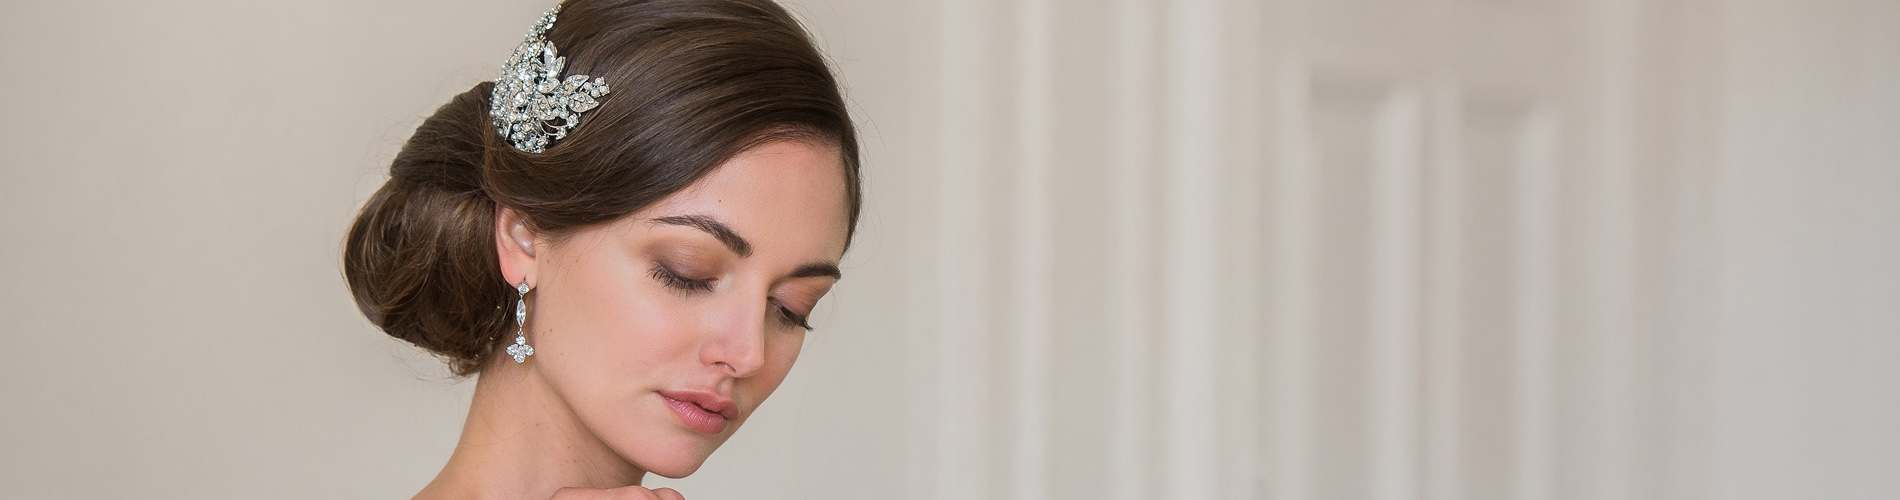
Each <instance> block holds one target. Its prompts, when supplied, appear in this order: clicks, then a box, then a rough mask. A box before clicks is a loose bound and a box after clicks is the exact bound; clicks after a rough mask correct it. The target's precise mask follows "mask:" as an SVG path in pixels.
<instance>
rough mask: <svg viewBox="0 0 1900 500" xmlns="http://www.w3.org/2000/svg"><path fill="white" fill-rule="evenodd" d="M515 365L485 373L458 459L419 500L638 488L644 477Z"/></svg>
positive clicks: (497, 363) (535, 373) (497, 365)
mask: <svg viewBox="0 0 1900 500" xmlns="http://www.w3.org/2000/svg"><path fill="white" fill-rule="evenodd" d="M503 361H506V362H503ZM513 361H514V360H511V359H506V357H505V356H497V357H496V358H495V360H494V362H490V363H488V365H487V366H485V367H483V370H482V373H481V375H479V376H478V377H479V378H478V379H477V381H476V383H475V398H474V401H473V402H472V403H470V405H469V410H468V421H467V422H466V423H464V424H463V426H462V437H461V440H460V441H459V442H457V443H456V445H455V453H454V454H452V455H450V456H449V463H448V464H447V465H444V466H443V467H442V472H441V473H439V474H437V475H436V477H435V480H434V481H430V482H429V485H428V486H427V487H425V488H423V490H422V492H421V493H418V494H417V495H416V497H417V498H548V497H550V496H553V495H554V492H555V491H556V490H559V489H561V488H565V487H582V488H614V487H620V486H627V485H637V484H640V478H641V477H642V476H645V475H646V471H644V470H640V469H639V468H638V467H635V466H634V465H633V464H630V463H627V461H626V460H624V459H622V458H620V455H618V454H616V453H614V451H613V450H612V449H610V448H608V447H607V445H606V444H605V443H602V442H601V441H600V439H598V438H596V437H594V434H593V432H591V431H589V430H587V428H586V426H584V425H582V424H581V422H580V419H578V418H576V417H575V415H574V411H573V409H572V408H571V407H569V406H568V404H567V402H566V401H563V400H562V399H561V397H560V396H559V395H558V394H555V392H554V391H553V388H552V387H551V386H550V385H548V384H547V381H546V379H544V378H542V377H541V376H540V372H539V370H535V369H534V361H532V360H531V361H529V362H528V364H525V365H517V364H515V363H514V362H513Z"/></svg>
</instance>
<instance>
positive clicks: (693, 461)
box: [615, 433, 724, 479]
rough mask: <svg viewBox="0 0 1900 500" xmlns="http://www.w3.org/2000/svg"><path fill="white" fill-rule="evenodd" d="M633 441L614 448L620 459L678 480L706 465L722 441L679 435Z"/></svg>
mask: <svg viewBox="0 0 1900 500" xmlns="http://www.w3.org/2000/svg"><path fill="white" fill-rule="evenodd" d="M653 438H657V439H653ZM635 441H636V442H623V443H620V444H621V446H616V447H615V448H618V451H619V452H620V456H621V457H622V458H624V459H626V460H627V462H628V463H631V464H633V465H634V466H637V467H639V468H640V469H641V470H645V471H647V472H650V473H653V474H657V475H660V476H663V477H667V478H672V479H679V478H683V477H686V476H690V475H692V474H693V473H694V472H697V471H699V467H700V466H701V465H705V464H706V459H707V458H708V457H710V456H712V452H713V450H716V449H718V448H719V445H720V444H721V442H723V441H724V439H719V440H716V441H713V440H708V439H707V438H705V437H700V436H692V435H687V434H684V433H681V434H678V435H666V436H650V439H645V440H635Z"/></svg>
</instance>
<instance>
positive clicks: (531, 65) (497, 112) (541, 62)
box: [488, 5, 607, 153]
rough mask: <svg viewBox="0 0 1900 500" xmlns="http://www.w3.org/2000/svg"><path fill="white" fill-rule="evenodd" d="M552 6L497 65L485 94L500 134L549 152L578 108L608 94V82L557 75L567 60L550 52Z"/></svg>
mask: <svg viewBox="0 0 1900 500" xmlns="http://www.w3.org/2000/svg"><path fill="white" fill-rule="evenodd" d="M560 12H561V6H560V5H555V6H554V8H552V9H548V11H547V13H545V14H541V20H540V21H536V22H535V23H534V29H533V30H531V31H529V32H528V36H527V38H526V39H523V40H522V41H521V45H519V46H516V47H515V53H514V55H512V56H509V57H508V62H507V63H505V64H502V65H501V78H497V79H495V90H494V93H493V94H491V95H489V97H488V102H489V107H488V116H489V117H490V118H492V119H493V120H494V121H495V129H496V130H497V131H499V132H501V137H502V138H504V139H507V140H508V142H509V143H511V144H514V146H515V149H518V150H521V151H522V152H525V153H540V152H542V151H545V150H547V148H548V143H549V142H552V141H554V140H556V139H560V138H562V137H567V131H568V130H570V129H573V128H574V126H575V125H579V124H580V122H581V112H583V111H587V110H590V109H594V107H595V106H599V105H600V101H598V100H597V99H598V98H600V96H604V95H607V81H606V80H603V79H600V78H595V79H594V80H593V81H588V80H587V75H570V76H568V77H567V79H565V80H563V79H561V69H562V68H563V67H565V66H566V65H567V58H565V57H561V56H560V55H558V54H556V53H555V52H554V43H553V42H549V41H548V39H547V36H546V35H547V32H548V30H550V29H554V15H555V14H558V13H560Z"/></svg>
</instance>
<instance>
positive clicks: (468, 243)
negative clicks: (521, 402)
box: [343, 82, 510, 375]
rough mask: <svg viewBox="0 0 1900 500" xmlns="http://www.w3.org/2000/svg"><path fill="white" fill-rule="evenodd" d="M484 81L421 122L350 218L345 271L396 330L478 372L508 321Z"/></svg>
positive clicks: (386, 325) (370, 312)
mask: <svg viewBox="0 0 1900 500" xmlns="http://www.w3.org/2000/svg"><path fill="white" fill-rule="evenodd" d="M492 85H493V84H492V83H487V82H484V83H482V84H480V85H476V86H475V87H474V88H472V89H469V90H468V91H467V92H463V93H461V94H460V95H457V96H455V98H454V99H453V100H450V101H449V103H448V104H444V105H442V107H441V108H438V109H436V111H435V114H433V115H431V116H429V118H428V119H427V120H424V121H423V122H422V125H421V126H418V127H416V132H415V134H414V135H413V136H411V137H410V138H409V141H408V143H406V144H404V145H403V147H402V151H401V152H399V153H397V154H396V159H395V160H394V161H393V162H392V163H391V164H390V166H389V180H388V181H385V182H384V183H383V186H382V187H381V188H379V189H377V190H376V193H375V194H374V195H372V196H371V197H370V199H369V201H367V202H365V203H364V204H363V209H362V211H361V212H360V213H358V214H357V216H356V221H355V223H353V224H351V226H350V231H349V235H348V237H347V240H346V241H345V243H344V250H343V275H344V277H345V279H346V280H348V282H349V286H350V293H351V295H352V296H353V297H354V298H355V300H356V306H357V308H358V309H360V310H362V312H363V316H365V317H367V318H369V320H370V322H371V323H374V324H375V325H376V326H377V327H378V328H381V329H382V330H383V331H384V332H385V333H388V334H389V335H390V336H392V337H396V338H398V339H402V340H404V341H406V342H409V343H411V344H415V345H416V346H419V347H422V348H424V349H428V350H429V351H430V352H433V353H435V354H436V355H438V356H441V357H443V358H445V360H446V361H448V363H449V367H450V369H451V370H452V371H453V372H454V373H455V374H457V375H466V374H469V373H472V372H474V371H475V370H477V369H478V367H479V366H480V364H481V362H482V360H484V359H486V357H487V356H488V355H489V353H490V352H491V351H493V350H494V342H492V341H493V340H495V339H497V338H499V336H500V334H501V333H503V332H504V331H505V330H506V329H507V328H508V326H509V324H508V319H507V316H506V315H505V314H503V313H504V311H501V308H502V306H503V305H506V304H507V302H508V301H509V300H510V295H509V291H508V290H507V287H506V284H505V283H504V281H505V280H504V279H503V278H502V276H501V269H500V268H499V267H498V264H497V258H496V254H495V241H494V232H495V227H494V226H495V202H494V200H493V199H492V198H491V197H490V196H489V195H488V194H487V192H486V190H484V188H483V184H482V169H483V162H484V158H485V157H486V156H487V148H488V139H489V138H488V135H491V131H490V129H489V128H488V118H487V111H488V94H489V88H490V87H491V86H492Z"/></svg>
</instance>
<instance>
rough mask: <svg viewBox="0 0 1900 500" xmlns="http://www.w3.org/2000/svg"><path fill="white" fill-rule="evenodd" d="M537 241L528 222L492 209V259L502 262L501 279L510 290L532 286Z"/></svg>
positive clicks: (507, 211)
mask: <svg viewBox="0 0 1900 500" xmlns="http://www.w3.org/2000/svg"><path fill="white" fill-rule="evenodd" d="M536 243H537V238H536V237H535V234H534V231H533V230H531V229H529V228H528V222H527V220H525V219H523V218H522V217H521V213H520V212H516V211H515V210H514V209H512V208H506V207H496V208H495V255H496V256H497V257H499V258H500V259H501V276H502V278H503V279H506V280H508V285H509V286H514V285H515V284H518V283H521V282H523V281H526V282H528V284H529V285H530V286H532V285H533V284H534V274H535V259H534V254H535V250H537V249H536V248H535V244H536Z"/></svg>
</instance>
